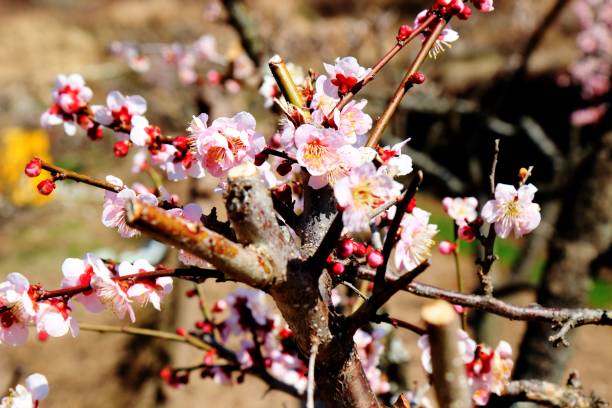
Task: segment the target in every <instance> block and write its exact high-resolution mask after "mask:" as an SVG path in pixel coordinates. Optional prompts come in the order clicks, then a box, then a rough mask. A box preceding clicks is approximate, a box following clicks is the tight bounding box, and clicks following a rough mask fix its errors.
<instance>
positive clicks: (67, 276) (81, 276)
mask: <svg viewBox="0 0 612 408" xmlns="http://www.w3.org/2000/svg"><path fill="white" fill-rule="evenodd" d="M62 274H63V275H64V278H63V279H62V284H61V287H62V288H70V287H75V286H81V285H89V284H90V283H91V278H92V277H93V276H94V275H101V276H103V277H106V278H110V277H111V272H110V271H109V270H108V268H107V267H106V265H105V264H104V262H103V261H102V260H101V259H100V258H98V257H97V256H95V255H93V254H87V255H85V259H77V258H67V259H66V260H64V262H63V263H62ZM72 300H75V301H77V302H79V303H81V304H83V306H85V308H86V309H87V310H88V311H89V312H91V313H99V312H101V311H102V310H104V305H103V304H102V302H101V301H100V299H99V298H98V296H97V295H96V293H95V291H93V290H91V291H86V292H83V293H78V294H76V295H74V296H73V297H72Z"/></svg>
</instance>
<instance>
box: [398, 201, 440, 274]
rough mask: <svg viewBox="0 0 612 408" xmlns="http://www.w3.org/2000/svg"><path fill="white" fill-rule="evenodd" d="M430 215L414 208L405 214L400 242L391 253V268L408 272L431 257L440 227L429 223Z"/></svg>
mask: <svg viewBox="0 0 612 408" xmlns="http://www.w3.org/2000/svg"><path fill="white" fill-rule="evenodd" d="M430 216H431V214H430V213H428V212H427V211H424V210H421V209H420V208H414V209H413V210H412V212H411V213H410V214H405V215H404V218H403V219H402V223H401V231H402V232H401V234H400V240H399V241H398V242H397V244H396V245H395V248H393V251H392V252H391V259H392V260H393V262H392V264H391V266H392V268H395V271H397V272H408V271H411V270H413V269H414V268H416V267H417V266H419V265H420V264H422V263H423V262H425V261H426V260H428V259H429V258H430V257H431V249H432V248H433V247H434V245H435V244H436V242H435V241H434V240H433V237H434V235H436V234H437V233H438V226H437V225H434V224H430V223H429V217H430Z"/></svg>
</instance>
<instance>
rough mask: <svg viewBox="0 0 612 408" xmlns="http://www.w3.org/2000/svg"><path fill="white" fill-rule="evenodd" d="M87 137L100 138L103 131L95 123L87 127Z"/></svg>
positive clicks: (102, 135)
mask: <svg viewBox="0 0 612 408" xmlns="http://www.w3.org/2000/svg"><path fill="white" fill-rule="evenodd" d="M87 137H89V138H90V139H91V140H100V139H102V138H103V137H104V132H103V131H102V128H101V127H100V126H98V125H97V124H96V125H93V126H91V127H89V128H87Z"/></svg>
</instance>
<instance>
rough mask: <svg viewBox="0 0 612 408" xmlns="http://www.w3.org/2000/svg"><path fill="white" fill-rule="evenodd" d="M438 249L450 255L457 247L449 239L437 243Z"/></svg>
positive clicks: (443, 253)
mask: <svg viewBox="0 0 612 408" xmlns="http://www.w3.org/2000/svg"><path fill="white" fill-rule="evenodd" d="M438 249H439V250H440V253H441V254H442V255H450V254H452V253H453V252H454V251H455V250H456V249H457V244H455V243H454V242H450V241H442V242H440V244H439V245H438Z"/></svg>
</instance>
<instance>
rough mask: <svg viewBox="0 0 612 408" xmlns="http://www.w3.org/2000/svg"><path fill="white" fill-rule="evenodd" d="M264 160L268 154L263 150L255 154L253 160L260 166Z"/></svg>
mask: <svg viewBox="0 0 612 408" xmlns="http://www.w3.org/2000/svg"><path fill="white" fill-rule="evenodd" d="M266 160H268V154H267V153H264V152H259V153H257V154H256V155H255V160H254V162H255V165H256V166H261V165H262V164H264V162H265V161H266Z"/></svg>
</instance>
